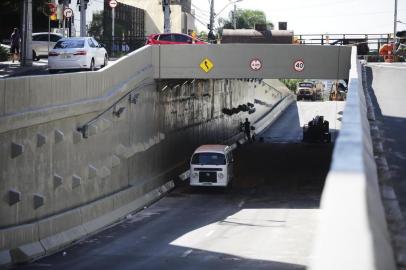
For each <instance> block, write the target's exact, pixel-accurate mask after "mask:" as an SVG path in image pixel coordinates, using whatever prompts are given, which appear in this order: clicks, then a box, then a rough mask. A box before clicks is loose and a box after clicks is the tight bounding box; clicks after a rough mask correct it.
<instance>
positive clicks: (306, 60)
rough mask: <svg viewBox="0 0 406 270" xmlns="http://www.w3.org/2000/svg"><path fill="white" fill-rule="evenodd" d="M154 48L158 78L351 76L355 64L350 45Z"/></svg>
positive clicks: (241, 45)
mask: <svg viewBox="0 0 406 270" xmlns="http://www.w3.org/2000/svg"><path fill="white" fill-rule="evenodd" d="M153 49H154V50H157V51H158V52H159V53H154V54H153V55H154V62H155V79H227V78H229V79H235V78H264V79H279V78H286V79H289V78H295V79H347V78H348V74H349V70H350V67H351V47H350V46H318V45H279V44H278V45H275V44H272V45H271V44H221V45H173V46H169V45H163V46H154V48H153ZM256 60H259V62H260V63H259V62H258V61H256ZM210 63H211V64H212V68H211V69H210V66H211V64H210ZM295 63H296V64H297V66H296V70H295ZM300 63H303V67H302V68H303V69H302V68H301V64H300ZM251 64H252V66H251ZM201 65H203V68H202V67H201ZM204 69H206V71H205V70H204Z"/></svg>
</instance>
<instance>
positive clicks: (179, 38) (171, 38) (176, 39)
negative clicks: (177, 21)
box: [145, 33, 208, 45]
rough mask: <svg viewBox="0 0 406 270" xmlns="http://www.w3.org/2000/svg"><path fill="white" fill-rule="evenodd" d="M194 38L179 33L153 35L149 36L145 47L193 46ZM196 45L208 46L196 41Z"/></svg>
mask: <svg viewBox="0 0 406 270" xmlns="http://www.w3.org/2000/svg"><path fill="white" fill-rule="evenodd" d="M192 40H193V38H192V37H191V36H189V35H185V34H178V33H165V34H152V35H150V36H148V38H147V42H146V43H145V45H150V44H151V45H152V44H193V41H192ZM194 44H208V43H207V42H204V41H201V40H199V39H195V43H194Z"/></svg>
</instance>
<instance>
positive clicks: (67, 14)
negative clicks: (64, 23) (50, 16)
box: [63, 8, 73, 18]
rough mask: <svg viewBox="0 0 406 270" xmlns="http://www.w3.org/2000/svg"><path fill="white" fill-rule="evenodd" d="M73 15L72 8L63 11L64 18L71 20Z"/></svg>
mask: <svg viewBox="0 0 406 270" xmlns="http://www.w3.org/2000/svg"><path fill="white" fill-rule="evenodd" d="M72 15H73V10H72V9H71V8H65V9H64V10H63V16H65V18H70V17H72Z"/></svg>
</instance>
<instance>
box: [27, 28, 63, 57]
mask: <svg viewBox="0 0 406 270" xmlns="http://www.w3.org/2000/svg"><path fill="white" fill-rule="evenodd" d="M61 38H63V36H62V35H61V34H58V33H49V50H51V49H52V48H53V47H54V46H55V44H56V43H57V42H58V41H59V40H60V39H61ZM31 44H32V59H33V60H37V61H38V60H39V59H40V58H46V57H48V32H41V33H33V34H32V43H31Z"/></svg>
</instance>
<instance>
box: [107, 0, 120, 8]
mask: <svg viewBox="0 0 406 270" xmlns="http://www.w3.org/2000/svg"><path fill="white" fill-rule="evenodd" d="M117 4H118V3H117V1H116V0H110V2H109V6H110V7H111V8H115V7H116V6H117Z"/></svg>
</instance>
